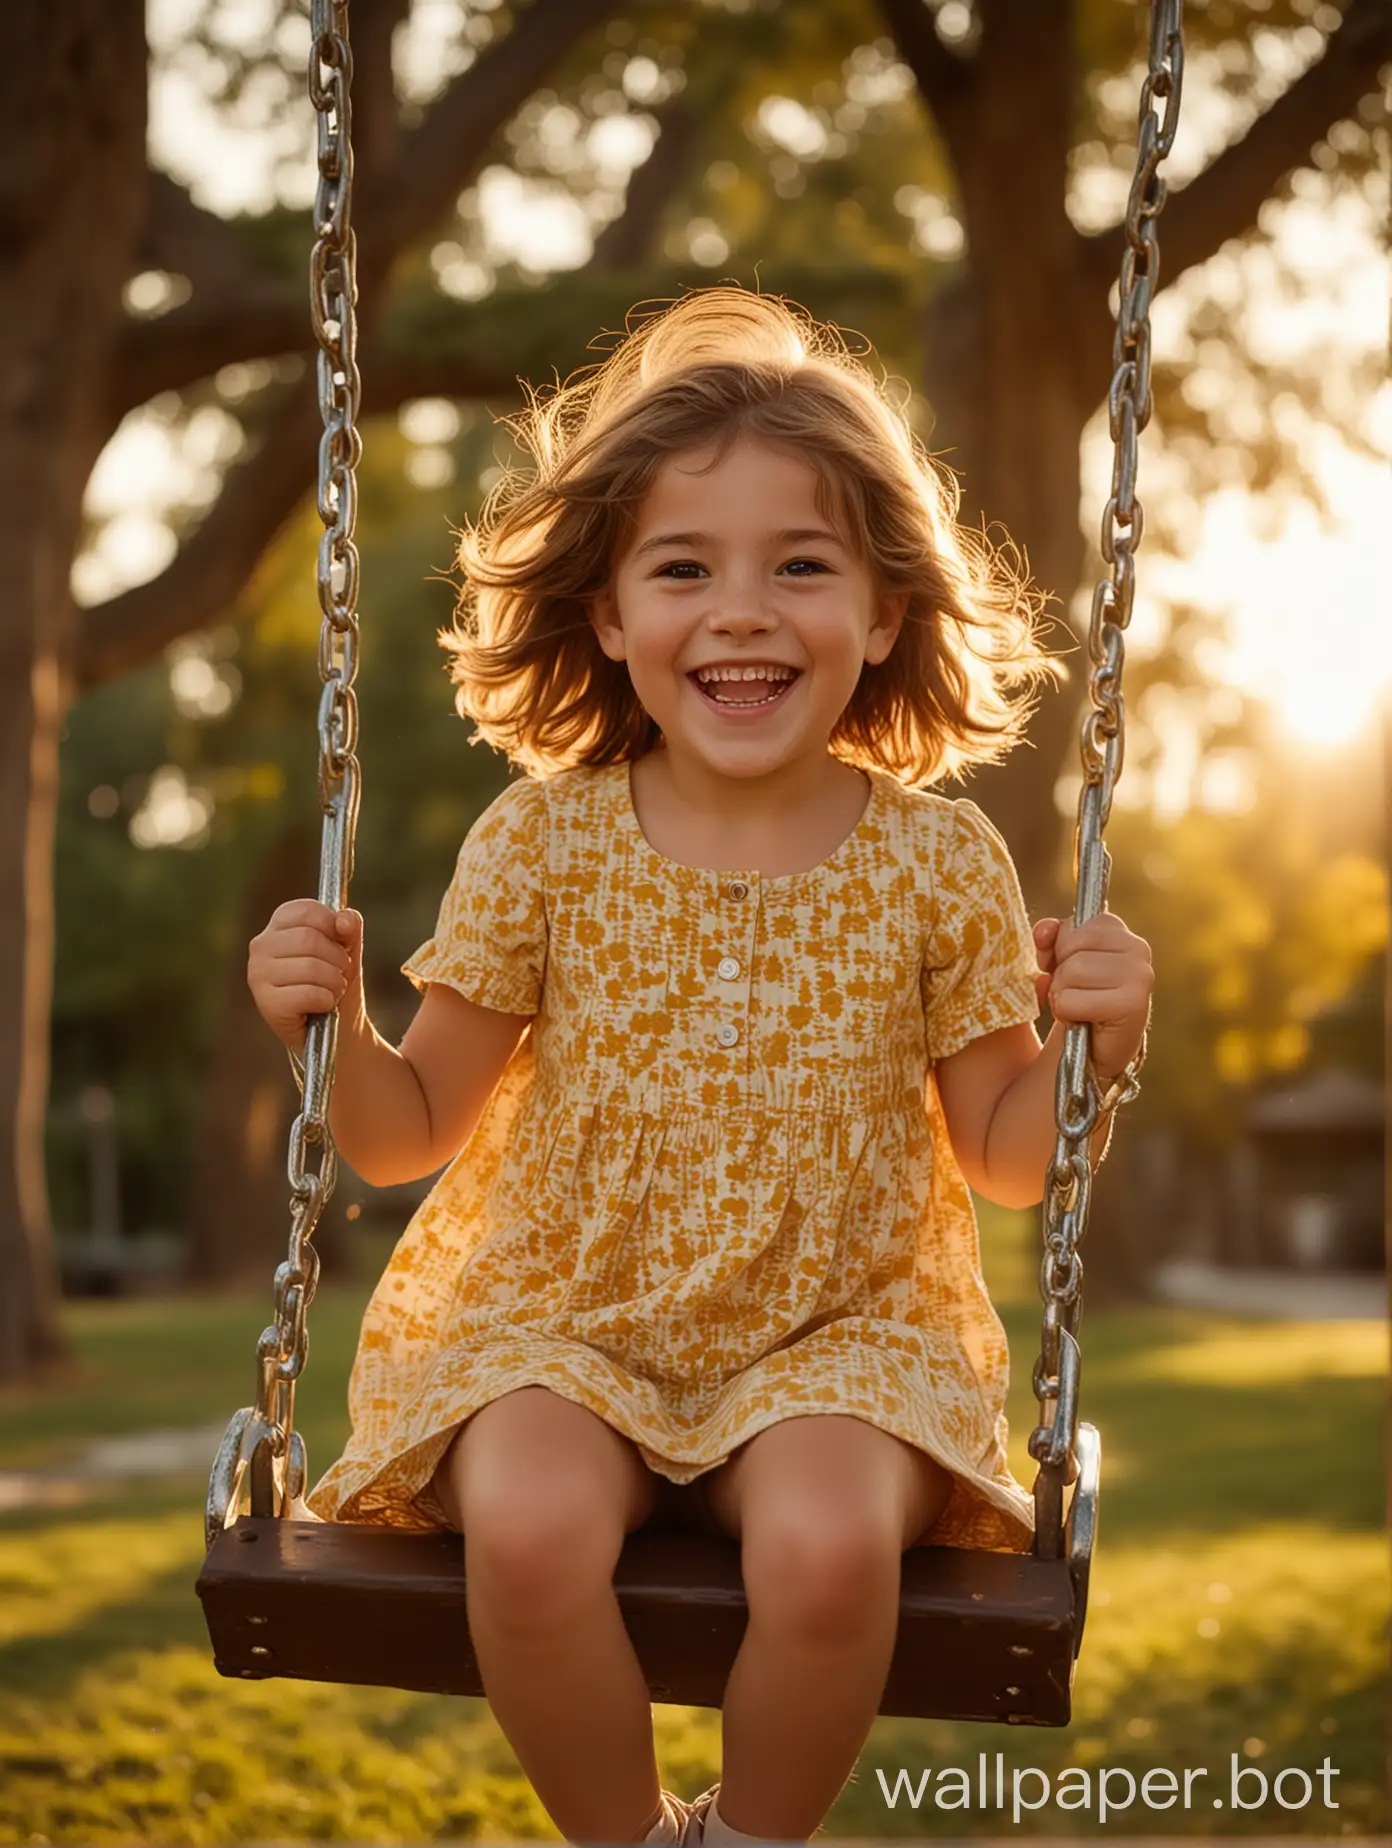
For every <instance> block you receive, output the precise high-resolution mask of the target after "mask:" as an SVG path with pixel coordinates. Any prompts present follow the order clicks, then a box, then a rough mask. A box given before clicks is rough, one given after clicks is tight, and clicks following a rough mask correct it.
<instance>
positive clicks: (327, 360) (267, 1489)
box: [207, 0, 362, 1546]
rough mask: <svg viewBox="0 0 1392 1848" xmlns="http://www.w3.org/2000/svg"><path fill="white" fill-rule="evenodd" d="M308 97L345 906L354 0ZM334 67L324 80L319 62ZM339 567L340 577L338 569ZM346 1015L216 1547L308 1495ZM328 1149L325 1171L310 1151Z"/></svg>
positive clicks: (319, 8) (330, 663)
mask: <svg viewBox="0 0 1392 1848" xmlns="http://www.w3.org/2000/svg"><path fill="white" fill-rule="evenodd" d="M310 31H311V38H312V45H311V50H310V57H309V94H310V98H311V100H312V101H313V103H314V107H315V111H316V124H317V135H318V160H319V180H318V185H317V188H316V191H315V199H314V229H315V239H314V247H313V250H312V251H311V253H310V262H309V270H310V318H311V320H312V322H313V326H314V335H315V339H316V340H317V342H318V345H319V351H318V353H317V355H316V365H317V369H318V387H319V409H320V412H321V414H322V416H323V421H324V433H323V436H322V438H321V440H320V444H319V470H318V508H319V517H320V519H321V520H322V521H323V524H324V528H325V530H324V534H323V537H322V538H321V539H320V542H319V558H318V569H317V574H316V576H317V584H318V592H319V606H320V609H321V610H322V612H323V620H322V622H321V624H320V630H319V677H320V680H321V681H322V683H323V692H322V694H321V696H320V700H319V771H318V777H319V806H320V808H321V810H322V811H323V816H324V821H323V831H322V837H321V842H320V855H319V902H320V903H321V904H323V905H327V906H329V907H330V908H331V909H332V910H334V911H338V910H341V909H342V907H343V906H344V905H345V904H346V903H347V898H348V882H349V880H350V879H351V877H352V872H353V842H354V835H355V831H356V828H357V819H358V801H359V795H360V789H361V777H360V772H359V767H358V759H357V756H356V755H355V751H356V746H357V737H358V702H357V696H356V694H355V693H354V691H353V682H354V680H355V679H356V677H357V671H358V614H357V600H358V552H357V547H356V546H355V544H354V542H353V533H354V529H355V526H356V521H357V479H356V476H355V474H354V470H355V469H356V467H357V464H358V462H359V461H360V460H361V457H362V439H361V437H360V436H359V434H358V430H357V423H356V419H357V415H358V407H359V403H360V399H361V381H360V379H359V376H358V367H357V358H356V353H357V322H356V318H355V315H354V306H355V303H356V301H357V270H356V258H357V240H356V237H355V234H354V232H353V230H352V227H351V223H350V212H351V205H352V188H353V150H352V111H351V106H350V101H349V90H350V86H351V83H352V75H353V58H352V53H351V51H350V50H349V46H348V0H311V7H310ZM324 70H327V78H325V76H324V75H323V71H324ZM335 572H337V577H335ZM337 1043H338V1015H337V1014H336V1013H329V1014H316V1015H313V1016H311V1017H310V1020H309V1026H308V1032H307V1035H306V1040H305V1057H304V1082H303V1097H302V1106H301V1109H300V1113H299V1115H298V1116H297V1117H296V1118H295V1121H294V1122H293V1124H292V1125H291V1128H290V1144H289V1160H288V1171H289V1180H290V1192H291V1203H290V1214H291V1227H290V1250H289V1256H288V1257H287V1259H286V1261H285V1263H283V1264H282V1265H281V1266H280V1267H279V1269H278V1270H277V1271H276V1275H275V1299H276V1300H275V1316H276V1319H275V1321H274V1322H273V1323H272V1324H271V1325H270V1327H268V1328H266V1329H264V1330H263V1331H262V1334H261V1338H260V1340H259V1342H258V1343H257V1350H256V1353H257V1389H256V1404H255V1407H254V1408H252V1407H246V1408H244V1409H243V1410H241V1411H239V1412H238V1413H237V1414H236V1415H235V1416H234V1418H233V1420H232V1423H231V1424H230V1425H229V1426H228V1429H227V1433H226V1435H225V1436H224V1438H223V1440H222V1446H221V1448H220V1449H219V1452H218V1456H217V1460H216V1462H215V1463H214V1466H213V1476H212V1481H211V1483H210V1485H209V1490H208V1510H207V1542H208V1544H209V1545H210V1546H211V1545H212V1542H213V1540H214V1539H215V1538H216V1536H217V1534H218V1533H219V1532H221V1531H222V1529H223V1528H224V1527H225V1526H226V1525H227V1524H228V1521H229V1519H235V1517H236V1512H237V1503H238V1501H239V1499H240V1492H241V1484H242V1478H243V1476H244V1474H246V1473H247V1472H249V1474H250V1501H251V1512H252V1514H253V1515H276V1516H284V1515H286V1514H287V1513H288V1511H289V1508H290V1505H291V1504H292V1503H293V1502H294V1501H295V1500H297V1499H298V1498H299V1497H300V1496H301V1495H302V1494H303V1492H304V1483H305V1474H306V1459H305V1449H304V1440H303V1438H302V1437H301V1436H300V1435H299V1433H298V1432H297V1431H296V1430H295V1429H294V1404H295V1382H296V1381H297V1380H298V1379H299V1376H300V1374H301V1372H302V1371H303V1368H304V1364H305V1359H306V1356H307V1353H308V1347H309V1341H308V1332H307V1329H306V1324H305V1315H306V1311H307V1310H308V1308H309V1305H310V1304H311V1303H312V1302H313V1300H314V1292H315V1288H316V1286H317V1284H318V1280H319V1253H318V1251H317V1250H316V1249H315V1247H314V1245H313V1244H312V1242H311V1240H312V1237H313V1233H314V1229H315V1227H316V1225H317V1224H318V1221H319V1216H320V1214H321V1213H322V1212H323V1210H324V1206H325V1205H326V1203H327V1202H328V1200H329V1198H330V1196H331V1195H332V1193H333V1189H334V1181H335V1178H336V1174H337V1158H336V1155H335V1151H334V1145H333V1139H332V1137H331V1135H330V1133H329V1098H330V1094H331V1092H332V1088H333V1072H334V1055H335V1052H336V1050H337ZM315 1149H317V1150H318V1152H319V1153H318V1166H317V1168H315V1166H314V1165H313V1159H312V1154H311V1151H312V1150H315Z"/></svg>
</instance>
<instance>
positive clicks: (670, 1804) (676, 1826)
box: [643, 1790, 691, 1848]
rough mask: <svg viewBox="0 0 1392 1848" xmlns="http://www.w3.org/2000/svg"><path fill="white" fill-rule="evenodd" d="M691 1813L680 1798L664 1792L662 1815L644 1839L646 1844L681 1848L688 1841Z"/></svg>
mask: <svg viewBox="0 0 1392 1848" xmlns="http://www.w3.org/2000/svg"><path fill="white" fill-rule="evenodd" d="M690 1813H691V1812H690V1810H689V1808H688V1806H687V1805H686V1804H685V1803H684V1802H683V1801H682V1799H681V1798H680V1797H674V1796H673V1795H672V1793H671V1791H670V1790H664V1791H663V1792H662V1814H661V1815H660V1816H659V1817H658V1819H657V1821H656V1822H655V1823H654V1824H653V1826H652V1827H651V1828H650V1829H649V1830H648V1832H647V1834H646V1835H645V1836H644V1837H643V1840H644V1842H654V1843H657V1844H660V1848H681V1844H682V1843H683V1842H684V1841H685V1840H686V1832H687V1826H688V1822H689V1818H690Z"/></svg>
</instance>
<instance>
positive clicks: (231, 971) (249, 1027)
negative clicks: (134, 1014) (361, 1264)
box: [185, 828, 349, 1288]
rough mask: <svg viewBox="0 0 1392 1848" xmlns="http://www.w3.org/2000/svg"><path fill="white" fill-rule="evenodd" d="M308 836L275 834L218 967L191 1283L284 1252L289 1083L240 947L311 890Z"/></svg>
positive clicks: (264, 1264)
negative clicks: (223, 971) (221, 984)
mask: <svg viewBox="0 0 1392 1848" xmlns="http://www.w3.org/2000/svg"><path fill="white" fill-rule="evenodd" d="M318 846H319V842H318V837H317V835H313V836H311V834H310V833H309V832H308V831H307V830H305V829H303V828H294V829H291V830H289V831H288V832H286V833H285V834H283V835H282V836H281V837H280V839H279V840H278V841H276V842H275V844H274V845H273V846H272V848H271V850H270V852H269V853H268V854H267V855H266V857H265V859H264V860H263V861H262V862H261V865H260V867H259V868H258V870H257V873H256V876H255V877H254V878H253V880H252V882H251V886H250V889H249V891H248V894H247V901H246V904H245V906H244V908H243V912H242V916H241V918H240V921H239V924H238V930H237V943H236V945H235V946H234V950H233V954H232V956H231V957H230V959H229V961H228V967H227V978H226V987H225V991H224V998H223V1005H222V1010H221V1019H220V1021H219V1024H218V1028H217V1031H216V1034H215V1036H214V1039H213V1044H212V1046H211V1048H210V1050H209V1057H208V1064H207V1077H206V1079H205V1082H204V1086H203V1092H202V1096H201V1098H200V1104H199V1108H200V1122H199V1128H198V1132H197V1136H196V1139H195V1143H194V1155H193V1170H192V1174H191V1176H190V1185H189V1199H188V1209H187V1212H186V1214H185V1219H186V1223H187V1225H188V1228H189V1246H188V1259H187V1266H186V1271H185V1275H186V1276H187V1278H188V1280H189V1282H191V1283H195V1284H198V1285H203V1286H208V1285H217V1286H222V1285H227V1284H246V1283H253V1284H255V1283H264V1284H265V1285H266V1286H267V1287H268V1288H269V1286H270V1284H271V1281H272V1279H273V1278H274V1276H275V1270H276V1266H277V1265H278V1264H280V1263H281V1262H282V1261H283V1260H284V1258H285V1255H286V1251H287V1248H288V1242H289V1236H290V1182H289V1179H288V1177H287V1175H286V1144H287V1138H288V1136H289V1131H290V1124H291V1122H292V1120H293V1118H294V1115H295V1106H296V1097H295V1083H294V1079H293V1078H292V1077H291V1075H290V1065H289V1061H288V1060H287V1059H286V1057H285V1052H284V1049H283V1047H282V1046H281V1044H280V1042H279V1041H278V1040H277V1039H276V1037H275V1035H274V1034H273V1033H271V1032H270V1030H269V1029H268V1028H267V1026H266V1023H265V1022H264V1021H263V1020H262V1018H261V1016H260V1015H259V1014H258V1013H257V1011H256V1004H255V1003H254V1002H253V1000H252V998H251V992H250V990H249V989H248V988H247V983H246V957H245V955H244V954H243V952H242V946H243V945H244V944H246V943H248V942H249V941H250V940H251V938H252V937H253V936H255V934H256V933H257V931H259V930H261V929H262V928H263V927H264V926H265V923H266V920H267V918H268V917H269V916H270V915H271V913H272V912H273V911H274V910H275V908H276V906H277V905H279V904H283V903H284V902H285V900H286V899H289V898H294V897H295V896H296V895H297V894H304V893H313V892H314V891H315V890H316V889H317V886H318V878H317V854H318ZM348 1178H349V1177H348V1176H347V1175H346V1174H345V1172H344V1169H343V1166H342V1164H341V1163H340V1165H339V1185H338V1188H337V1189H336V1190H335V1193H334V1197H333V1199H332V1201H331V1202H330V1203H329V1205H328V1207H327V1208H326V1209H325V1211H324V1212H323V1213H322V1214H321V1216H320V1219H319V1224H318V1226H317V1228H316V1229H315V1233H314V1243H315V1245H316V1247H317V1248H318V1251H319V1257H320V1262H321V1264H322V1266H323V1270H322V1275H323V1277H324V1278H325V1280H327V1279H328V1278H329V1277H331V1276H334V1275H336V1274H339V1273H340V1272H342V1271H343V1270H344V1269H346V1268H347V1253H346V1249H345V1247H346V1237H345V1226H344V1222H343V1217H342V1213H341V1212H336V1211H335V1210H334V1209H335V1207H338V1206H340V1205H341V1196H342V1193H343V1183H344V1181H345V1180H346V1179H348Z"/></svg>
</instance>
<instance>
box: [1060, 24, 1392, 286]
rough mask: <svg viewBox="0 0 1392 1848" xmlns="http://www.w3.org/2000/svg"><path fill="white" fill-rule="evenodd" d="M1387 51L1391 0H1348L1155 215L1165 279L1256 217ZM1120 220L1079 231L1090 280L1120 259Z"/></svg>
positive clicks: (1109, 275)
mask: <svg viewBox="0 0 1392 1848" xmlns="http://www.w3.org/2000/svg"><path fill="white" fill-rule="evenodd" d="M1389 58H1392V0H1350V3H1349V6H1348V10H1347V11H1346V12H1345V14H1344V18H1343V23H1342V24H1341V25H1340V26H1339V28H1338V29H1337V31H1335V32H1334V33H1332V34H1331V36H1330V40H1329V44H1328V46H1327V47H1326V49H1325V53H1324V56H1323V57H1322V58H1321V59H1320V61H1319V63H1318V64H1312V65H1311V66H1310V68H1309V70H1308V71H1306V72H1305V73H1304V74H1303V75H1302V76H1300V77H1298V78H1297V79H1296V81H1295V82H1294V83H1293V84H1292V85H1291V86H1290V88H1289V89H1288V90H1287V91H1286V92H1285V93H1284V94H1283V95H1282V96H1280V97H1278V98H1277V100H1276V101H1275V102H1274V103H1273V104H1272V105H1271V107H1270V108H1269V109H1268V110H1267V111H1266V113H1265V114H1264V115H1262V116H1261V117H1259V118H1258V120H1257V121H1256V122H1254V123H1253V124H1252V126H1251V128H1249V129H1248V131H1247V133H1246V134H1245V135H1244V136H1243V137H1242V139H1241V140H1240V141H1237V142H1234V143H1233V145H1232V146H1231V147H1230V148H1226V149H1225V150H1224V151H1223V153H1221V154H1220V155H1219V156H1218V157H1217V159H1216V160H1214V161H1212V162H1211V163H1210V164H1209V165H1208V166H1207V167H1206V168H1205V169H1204V171H1203V172H1202V173H1201V174H1199V175H1198V177H1197V178H1196V179H1194V180H1191V181H1190V183H1189V185H1188V186H1186V187H1184V188H1183V189H1182V191H1178V192H1175V193H1173V194H1171V196H1170V198H1169V199H1168V200H1167V201H1166V204H1165V212H1164V217H1163V218H1162V219H1161V221H1160V250H1161V264H1162V273H1163V274H1164V276H1165V277H1166V279H1167V280H1168V281H1173V280H1174V278H1175V277H1176V276H1178V275H1180V274H1182V273H1183V271H1185V270H1187V269H1190V268H1192V267H1193V265H1194V264H1196V263H1203V262H1205V261H1206V260H1207V259H1208V258H1209V257H1211V256H1212V255H1213V253H1214V252H1215V251H1216V250H1218V249H1219V248H1220V247H1221V246H1222V245H1223V244H1225V243H1226V242H1227V240H1228V239H1229V238H1232V237H1240V236H1241V235H1242V233H1243V232H1244V231H1248V230H1250V229H1251V227H1252V226H1253V225H1254V224H1255V223H1256V220H1257V213H1258V211H1259V210H1260V209H1261V207H1262V204H1263V203H1264V202H1265V201H1266V200H1267V199H1269V198H1270V197H1271V194H1272V193H1273V192H1274V191H1275V189H1276V187H1277V186H1278V185H1279V184H1280V182H1281V180H1282V179H1284V177H1285V176H1286V174H1288V173H1289V172H1290V171H1291V169H1292V168H1293V167H1298V166H1300V165H1301V163H1302V162H1303V161H1305V160H1306V159H1307V158H1308V156H1309V153H1310V149H1311V148H1312V147H1313V146H1314V145H1315V143H1316V142H1317V141H1318V140H1320V138H1321V137H1322V136H1323V135H1324V134H1326V133H1327V132H1328V130H1329V129H1330V128H1331V127H1332V125H1333V124H1334V123H1335V122H1338V121H1342V120H1343V118H1344V117H1346V116H1348V115H1350V114H1351V113H1352V111H1353V110H1354V108H1355V107H1356V106H1357V104H1358V103H1359V101H1360V100H1361V99H1362V98H1363V97H1365V96H1367V95H1368V94H1369V93H1370V92H1372V91H1374V90H1375V89H1376V88H1377V80H1378V68H1379V66H1380V65H1382V64H1383V63H1385V62H1386V61H1387V60H1388V59H1389ZM1125 241H1126V233H1125V230H1124V228H1123V227H1122V226H1114V227H1112V228H1111V229H1109V230H1107V231H1099V232H1095V233H1093V235H1092V236H1090V237H1086V238H1084V239H1082V243H1083V246H1084V257H1083V262H1084V265H1085V268H1086V272H1087V276H1088V279H1089V283H1090V285H1091V286H1094V287H1096V288H1097V289H1099V290H1103V291H1105V290H1106V289H1107V288H1108V287H1110V285H1111V283H1112V281H1113V280H1114V279H1115V277H1116V275H1117V272H1118V270H1119V268H1120V266H1121V254H1122V250H1123V248H1124V245H1125Z"/></svg>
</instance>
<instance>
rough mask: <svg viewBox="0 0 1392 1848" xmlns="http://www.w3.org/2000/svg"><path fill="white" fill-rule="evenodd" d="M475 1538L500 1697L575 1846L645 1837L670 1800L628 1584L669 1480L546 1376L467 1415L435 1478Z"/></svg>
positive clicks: (487, 1651)
mask: <svg viewBox="0 0 1392 1848" xmlns="http://www.w3.org/2000/svg"><path fill="white" fill-rule="evenodd" d="M435 1486H436V1493H437V1494H438V1495H439V1497H440V1500H441V1502H442V1503H443V1504H444V1506H445V1508H446V1510H447V1511H448V1512H449V1514H450V1516H451V1519H454V1518H455V1516H456V1514H457V1515H458V1517H459V1518H458V1520H457V1522H456V1525H457V1526H458V1527H459V1529H460V1531H461V1532H462V1533H463V1534H464V1536H465V1541H466V1544H467V1551H468V1611H469V1632H470V1635H471V1637H472V1639H473V1644H474V1648H475V1650H476V1652H477V1655H478V1662H479V1670H480V1673H481V1675H482V1679H483V1683H484V1688H485V1691H486V1693H487V1695H488V1700H489V1704H490V1706H491V1707H492V1709H493V1711H494V1713H495V1715H496V1716H497V1719H498V1724H499V1725H500V1726H501V1728H502V1730H503V1733H504V1735H505V1736H506V1738H507V1741H508V1743H509V1745H511V1747H512V1749H513V1751H514V1752H516V1754H517V1758H518V1762H519V1763H520V1764H521V1766H522V1768H523V1770H524V1771H525V1772H526V1774H527V1776H528V1778H529V1779H530V1780H531V1783H532V1786H533V1788H534V1789H535V1791H536V1793H537V1795H538V1796H539V1797H540V1798H541V1801H542V1803H543V1804H544V1805H545V1807H546V1811H547V1814H548V1815H549V1816H550V1817H551V1819H552V1821H553V1822H554V1823H555V1825H556V1827H557V1828H558V1829H560V1830H561V1831H562V1832H563V1834H565V1836H566V1837H567V1838H568V1839H569V1840H571V1841H579V1842H635V1841H641V1840H642V1839H643V1835H644V1833H645V1832H646V1830H647V1828H648V1827H649V1826H650V1825H651V1824H652V1822H653V1821H654V1819H655V1815H656V1812H657V1810H658V1804H659V1800H660V1789H659V1784H658V1772H657V1760H656V1757H655V1754H654V1751H653V1730H652V1708H651V1706H650V1704H649V1700H648V1689H647V1683H646V1681H645V1680H644V1678H643V1673H642V1670H641V1668H640V1667H639V1664H638V1658H637V1656H636V1655H635V1654H634V1651H633V1645H632V1643H631V1642H630V1641H629V1637H628V1632H627V1630H626V1629H625V1628H624V1624H623V1619H622V1617H621V1616H620V1614H619V1606H618V1599H617V1598H616V1596H615V1594H614V1586H613V1577H614V1567H615V1565H616V1564H617V1563H618V1557H619V1552H620V1549H621V1548H622V1545H623V1538H624V1535H625V1533H627V1532H629V1531H631V1530H632V1529H633V1528H635V1527H639V1526H641V1525H642V1523H643V1521H644V1520H646V1518H647V1516H648V1514H649V1513H650V1512H651V1509H652V1506H653V1503H654V1501H655V1499H656V1483H655V1481H654V1478H653V1476H652V1473H651V1471H650V1470H649V1469H648V1468H647V1467H646V1465H645V1464H644V1463H643V1460H642V1458H641V1457H640V1456H639V1455H638V1452H637V1450H636V1449H635V1447H634V1446H633V1445H632V1444H631V1443H630V1442H629V1441H628V1439H627V1438H625V1437H623V1436H621V1435H620V1434H619V1433H618V1432H616V1431H614V1430H613V1429H612V1428H611V1427H610V1426H609V1425H607V1424H605V1422H604V1421H603V1419H601V1418H597V1417H596V1416H595V1415H594V1413H592V1412H589V1411H586V1410H585V1408H584V1407H583V1406H579V1405H574V1404H572V1403H571V1402H570V1401H569V1400H568V1399H563V1398H561V1397H560V1396H559V1395H558V1394H556V1393H553V1392H550V1391H549V1390H548V1389H547V1388H545V1387H543V1386H524V1387H522V1388H520V1389H519V1390H518V1391H516V1392H511V1393H507V1394H505V1395H504V1397H503V1398H501V1399H495V1400H493V1401H492V1403H491V1404H489V1405H486V1406H484V1407H483V1408H482V1409H481V1410H480V1411H477V1412H475V1413H474V1414H473V1416H472V1417H471V1418H469V1419H467V1420H466V1421H465V1423H464V1424H463V1426H462V1427H461V1429H460V1431H459V1434H458V1436H457V1437H456V1438H455V1440H454V1442H453V1443H452V1444H451V1446H450V1448H449V1450H447V1451H446V1453H445V1455H444V1457H443V1458H442V1460H441V1463H440V1467H439V1469H438V1470H437V1472H436V1476H435Z"/></svg>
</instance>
